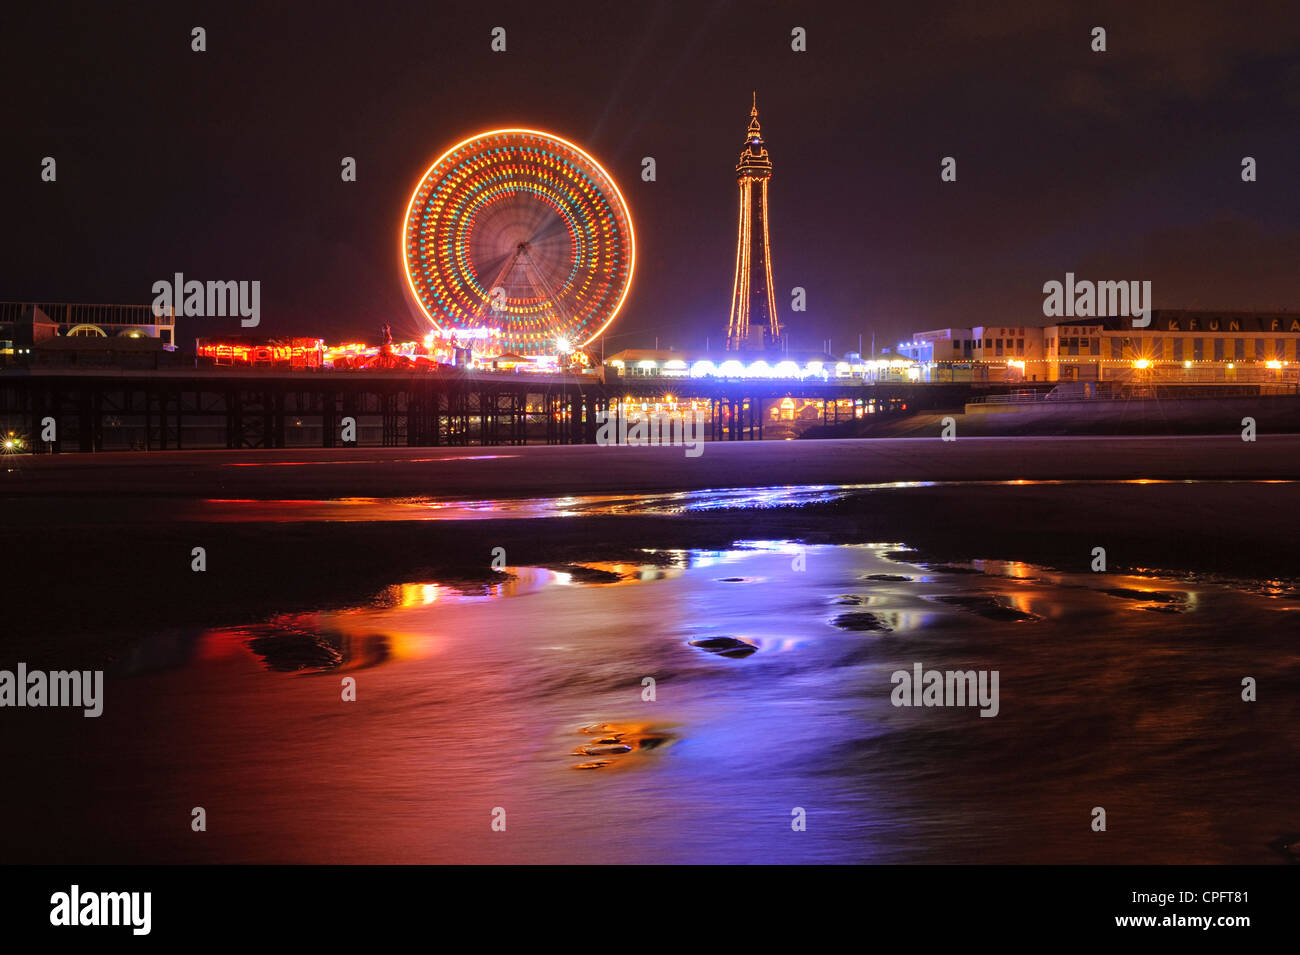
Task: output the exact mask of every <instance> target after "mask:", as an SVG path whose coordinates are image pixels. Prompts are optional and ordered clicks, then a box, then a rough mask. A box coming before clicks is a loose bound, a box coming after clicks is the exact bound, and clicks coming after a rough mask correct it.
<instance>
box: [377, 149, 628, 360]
mask: <svg viewBox="0 0 1300 955" xmlns="http://www.w3.org/2000/svg"><path fill="white" fill-rule="evenodd" d="M402 264H403V267H404V268H405V270H406V279H407V284H408V286H409V287H410V291H411V294H412V295H413V296H414V298H415V301H416V304H417V305H418V306H419V308H420V310H421V311H422V312H423V313H424V315H425V317H426V318H427V319H428V320H429V321H430V322H431V323H432V324H433V325H434V327H435V328H438V329H441V330H444V331H449V332H454V331H465V332H466V333H467V335H468V334H474V333H476V332H480V333H486V332H489V331H490V332H492V338H493V340H494V341H496V342H499V344H500V347H501V348H502V349H503V350H506V351H514V352H518V353H520V354H525V355H543V354H555V353H556V352H557V351H567V350H569V349H571V348H581V347H583V346H585V345H588V344H590V343H591V342H592V341H593V340H594V339H595V338H596V337H597V336H599V335H600V333H601V332H602V331H604V329H605V328H606V327H607V326H608V325H609V323H610V322H612V321H613V320H614V317H615V316H616V315H617V314H618V311H619V309H620V308H622V306H623V301H624V299H626V298H627V293H628V288H629V286H630V285H631V282H632V271H633V268H634V267H635V264H636V244H635V237H634V235H633V231H632V219H631V216H630V215H629V214H628V209H627V203H626V202H625V201H624V200H623V196H622V194H621V193H620V192H619V191H618V187H617V186H616V185H615V184H614V181H613V179H611V178H610V176H609V174H608V173H606V172H605V170H604V169H602V168H601V166H600V164H599V163H598V162H596V160H595V159H593V158H592V157H591V156H590V155H588V154H587V153H586V152H584V151H583V150H582V149H580V148H578V147H577V146H575V145H574V144H573V143H571V142H568V141H567V140H564V139H561V138H560V137H558V136H554V135H552V134H550V133H544V132H539V131H537V130H532V129H497V130H493V131H491V132H487V133H481V134H479V135H477V136H473V137H471V138H469V139H466V140H464V141H463V142H460V143H458V144H456V145H455V146H453V147H452V148H451V149H449V150H447V151H446V152H445V153H443V154H442V155H441V156H440V157H439V158H438V159H437V161H436V162H434V164H433V165H432V166H430V167H429V169H428V170H427V171H426V172H425V173H424V175H423V176H422V177H420V181H419V183H418V185H416V187H415V191H414V192H413V193H412V195H411V200H410V202H409V203H408V204H407V208H406V219H405V222H404V223H403V227H402ZM498 333H499V335H498Z"/></svg>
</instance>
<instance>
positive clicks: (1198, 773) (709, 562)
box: [0, 522, 1300, 863]
mask: <svg viewBox="0 0 1300 955" xmlns="http://www.w3.org/2000/svg"><path fill="white" fill-rule="evenodd" d="M545 523H546V522H540V524H539V526H543V525H545ZM544 532H545V531H544V529H543V530H541V531H539V533H544ZM911 556H914V555H912V554H909V552H908V551H907V549H906V547H905V545H903V544H897V543H895V544H884V543H882V544H875V545H863V546H856V547H850V546H843V547H808V548H804V547H803V546H802V545H800V544H798V543H797V542H752V543H750V544H746V545H743V546H738V547H737V548H736V549H734V550H729V551H726V552H698V551H679V552H654V553H650V552H647V553H646V555H645V561H644V563H643V564H627V565H609V564H593V565H590V566H589V567H587V568H585V569H583V570H580V571H576V572H575V573H572V574H566V573H559V572H556V571H549V570H542V569H534V568H511V569H510V574H509V575H503V577H502V582H501V583H500V584H497V585H492V586H489V587H471V588H468V589H465V588H456V587H453V586H448V585H446V584H445V583H443V582H439V581H420V580H417V581H408V582H400V583H395V584H394V586H393V587H392V588H391V590H389V591H388V592H386V593H384V594H381V595H378V596H377V599H376V601H375V603H374V604H373V605H371V606H367V607H361V608H356V609H353V610H349V611H346V612H337V613H318V614H310V615H300V616H294V617H291V618H281V619H276V620H273V621H270V622H267V623H266V624H264V625H259V626H256V627H243V628H237V629H222V630H211V631H207V632H198V633H195V632H173V633H167V634H153V635H146V636H145V637H143V638H142V640H141V642H140V644H139V646H138V648H137V649H136V650H135V651H134V652H133V654H132V655H131V657H130V659H129V660H127V661H124V663H123V666H122V667H121V668H120V669H119V670H118V671H117V672H111V673H110V674H109V675H108V679H107V689H106V696H107V699H106V702H105V712H104V715H103V716H102V717H101V718H99V719H85V718H82V717H81V716H80V714H79V713H68V712H51V711H30V710H21V711H10V713H9V714H7V715H6V720H7V726H8V727H10V728H11V729H12V730H13V732H11V733H9V734H7V736H6V738H4V739H3V740H0V760H2V761H3V763H4V765H6V766H7V767H9V768H10V769H11V770H12V771H11V772H8V773H6V780H5V784H4V787H3V796H0V809H3V810H4V812H5V818H6V826H5V830H6V836H5V837H4V840H3V841H2V842H0V846H3V849H4V856H5V857H6V858H7V859H8V860H10V861H20V860H21V861H212V860H219V861H228V862H322V863H323V862H430V861H447V862H489V861H492V862H507V861H518V862H556V861H558V862H579V861H585V862H1097V863H1101V862H1134V863H1137V862H1141V863H1153V862H1157V863H1162V862H1205V863H1209V862H1245V863H1251V862H1259V863H1268V862H1279V863H1281V862H1284V861H1285V860H1286V858H1287V856H1286V854H1285V853H1284V852H1283V851H1282V850H1280V849H1279V848H1277V846H1278V845H1279V842H1280V841H1281V842H1285V841H1289V840H1290V839H1291V838H1292V837H1294V836H1295V834H1296V832H1297V831H1298V830H1300V799H1297V793H1300V759H1298V758H1297V757H1298V756H1300V730H1298V729H1297V726H1300V723H1298V722H1297V717H1300V706H1298V704H1297V694H1296V692H1295V687H1296V685H1297V678H1300V650H1298V648H1297V641H1296V632H1297V628H1296V622H1297V620H1300V616H1297V615H1298V614H1300V595H1297V594H1296V593H1295V592H1294V591H1293V590H1290V589H1288V587H1287V586H1285V585H1280V584H1275V583H1269V582H1265V581H1257V582H1245V583H1243V582H1233V583H1229V582H1219V581H1205V580H1201V581H1198V582H1195V583H1189V582H1186V581H1179V580H1173V579H1168V578H1164V577H1160V576H1158V575H1152V576H1140V577H1130V576H1114V575H1105V574H1062V573H1056V572H1050V571H1047V570H1044V569H1041V568H1037V567H1034V566H1029V565H1026V564H1018V563H1005V562H1000V563H991V562H989V563H974V564H968V565H962V566H952V565H948V566H942V567H936V566H925V565H921V564H917V563H912V562H909V560H908V558H909V557H911ZM917 663H920V664H921V665H922V667H923V669H926V670H928V669H938V670H969V669H975V670H980V669H984V670H990V671H991V670H996V671H998V674H999V682H998V690H999V699H998V714H997V715H996V716H995V717H991V718H984V717H981V716H980V715H979V711H978V709H976V708H972V707H964V708H957V707H952V708H941V707H928V708H927V707H918V708H913V707H896V706H894V705H892V704H891V692H892V691H893V690H894V684H893V683H892V682H891V675H892V674H893V673H894V672H895V671H899V670H904V671H908V672H909V673H910V672H912V671H913V667H914V665H915V664H917ZM647 677H649V678H652V679H653V680H654V699H653V700H647V699H645V698H644V697H645V696H646V695H647V691H646V688H645V686H644V684H643V681H644V680H645V678H647ZM1245 677H1251V678H1254V679H1255V680H1256V681H1257V683H1258V695H1259V701H1258V702H1255V703H1247V702H1243V701H1242V699H1241V690H1242V680H1243V678H1245ZM345 678H352V679H354V680H355V681H356V682H355V694H356V701H355V702H345V701H344V700H343V699H342V698H341V697H342V691H343V681H344V680H345ZM194 807H203V809H204V810H205V811H206V817H207V830H206V831H205V832H194V831H192V829H191V818H192V810H193V808H194ZM1094 807H1103V808H1104V809H1105V811H1106V822H1107V830H1106V831H1105V832H1095V831H1093V830H1092V828H1091V824H1092V821H1093V810H1094ZM497 810H504V820H505V829H504V831H496V830H494V829H493V820H494V818H495V819H497V820H498V821H499V820H500V819H501V818H502V813H501V812H498V811H497ZM796 810H803V814H804V815H805V816H806V829H805V830H804V831H795V830H794V829H793V828H792V825H791V822H792V819H793V818H795V816H796V815H798V813H797V812H796Z"/></svg>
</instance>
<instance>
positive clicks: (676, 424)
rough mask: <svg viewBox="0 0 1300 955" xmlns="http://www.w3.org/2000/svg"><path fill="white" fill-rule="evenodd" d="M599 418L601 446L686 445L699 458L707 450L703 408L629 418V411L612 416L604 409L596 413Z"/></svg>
mask: <svg viewBox="0 0 1300 955" xmlns="http://www.w3.org/2000/svg"><path fill="white" fill-rule="evenodd" d="M596 421H597V423H598V424H599V425H600V427H599V428H597V429H596V443H597V444H598V445H600V446H601V447H606V446H611V445H628V446H631V447H672V448H685V449H686V456H687V457H688V458H698V457H699V456H700V455H701V454H703V453H704V423H705V417H704V412H703V411H683V412H681V413H680V414H670V413H666V412H658V411H656V412H654V413H652V414H647V415H641V416H640V417H636V418H633V419H632V420H631V421H629V420H628V417H627V415H625V414H615V415H611V414H610V413H609V412H608V411H605V410H601V411H597V412H596Z"/></svg>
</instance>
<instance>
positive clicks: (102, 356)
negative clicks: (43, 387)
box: [0, 302, 176, 365]
mask: <svg viewBox="0 0 1300 955" xmlns="http://www.w3.org/2000/svg"><path fill="white" fill-rule="evenodd" d="M175 348H176V315H175V312H174V311H173V310H172V309H166V310H164V311H163V314H161V315H155V314H154V309H153V306H152V305H71V304H66V303H61V304H49V303H32V302H0V365H3V364H32V363H37V364H40V363H55V364H69V363H73V364H75V363H77V362H82V363H86V360H89V361H90V362H91V363H95V362H97V361H98V362H99V363H103V361H109V362H111V361H112V360H113V358H114V357H115V356H118V355H137V356H138V355H140V354H143V353H147V352H157V351H168V352H170V351H174V350H175Z"/></svg>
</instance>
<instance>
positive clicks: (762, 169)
mask: <svg viewBox="0 0 1300 955" xmlns="http://www.w3.org/2000/svg"><path fill="white" fill-rule="evenodd" d="M771 178H772V159H771V157H770V156H768V154H767V147H766V146H764V145H763V136H762V132H761V130H760V127H759V124H758V91H757V90H755V91H753V93H752V99H751V100H750V109H749V129H748V130H746V133H745V147H744V149H742V150H741V152H740V161H739V162H737V163H736V180H737V182H738V183H739V184H740V223H739V225H738V226H737V231H736V272H735V278H734V280H733V282H732V286H731V316H730V318H729V319H728V320H727V350H728V351H736V350H739V349H766V348H775V347H777V346H778V345H779V343H780V340H781V326H780V323H779V322H778V321H777V317H776V295H775V292H774V286H773V282H772V245H771V240H770V239H769V236H768V219H767V184H768V181H769V180H770V179H771ZM751 315H752V316H753V317H754V321H753V323H752V326H751V321H750V317H751Z"/></svg>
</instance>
